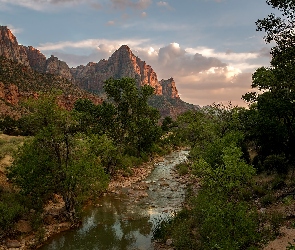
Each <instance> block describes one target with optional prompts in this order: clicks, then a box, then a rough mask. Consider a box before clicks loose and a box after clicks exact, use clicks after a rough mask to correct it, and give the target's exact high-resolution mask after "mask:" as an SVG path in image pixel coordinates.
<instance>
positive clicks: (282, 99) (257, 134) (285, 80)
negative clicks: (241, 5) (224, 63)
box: [243, 0, 295, 172]
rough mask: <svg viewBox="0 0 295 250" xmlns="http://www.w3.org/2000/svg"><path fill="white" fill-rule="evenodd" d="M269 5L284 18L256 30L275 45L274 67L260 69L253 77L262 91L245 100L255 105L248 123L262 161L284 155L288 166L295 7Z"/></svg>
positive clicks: (294, 129)
mask: <svg viewBox="0 0 295 250" xmlns="http://www.w3.org/2000/svg"><path fill="white" fill-rule="evenodd" d="M267 4H268V5H270V6H272V7H273V8H274V9H277V10H278V11H280V12H281V15H275V14H270V15H268V17H266V18H264V19H261V20H258V21H257V22H256V25H257V30H259V31H265V32H266V35H265V41H266V43H271V42H274V43H275V46H274V47H273V48H272V50H271V55H272V59H271V62H270V64H271V66H270V67H261V68H259V69H257V70H256V72H255V73H254V74H253V77H252V80H253V81H252V88H257V89H258V90H259V92H258V93H256V92H251V93H247V94H245V95H244V96H243V98H244V99H245V100H246V101H249V102H250V103H251V102H252V103H254V104H253V105H252V106H251V108H250V111H249V117H250V120H251V123H252V124H249V123H248V124H247V122H246V125H248V126H247V130H248V131H249V135H250V137H251V138H252V139H254V141H255V143H256V149H257V151H258V154H259V155H260V156H261V161H262V162H263V161H264V160H265V159H266V157H268V156H269V155H281V154H285V156H286V159H287V160H288V161H289V163H288V164H291V165H293V164H294V161H295V158H294V154H293V149H294V147H295V112H294V110H295V102H294V100H295V85H294V79H295V74H294V63H295V61H294V52H295V46H294V45H295V43H294V42H295V36H294V27H295V26H294V24H295V22H294V21H295V20H294V16H295V4H294V1H291V0H287V1H285V0H284V1H283V0H267ZM253 125H254V126H253ZM283 165H284V164H283ZM284 168H285V166H284ZM277 170H279V171H281V169H277ZM285 171H286V169H284V170H282V172H285Z"/></svg>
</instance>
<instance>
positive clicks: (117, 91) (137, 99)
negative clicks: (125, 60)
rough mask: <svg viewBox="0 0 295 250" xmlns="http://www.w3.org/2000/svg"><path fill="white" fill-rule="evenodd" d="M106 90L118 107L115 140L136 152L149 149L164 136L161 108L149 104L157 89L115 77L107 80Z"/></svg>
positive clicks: (113, 135)
mask: <svg viewBox="0 0 295 250" xmlns="http://www.w3.org/2000/svg"><path fill="white" fill-rule="evenodd" d="M104 90H105V92H106V94H107V96H108V99H109V102H110V104H109V105H112V106H113V107H114V108H113V109H112V110H115V114H114V116H113V127H112V134H111V136H112V138H113V139H114V141H116V142H117V143H118V144H119V145H124V146H125V147H126V148H129V151H131V152H132V151H134V154H135V155H140V153H141V152H143V151H147V152H148V151H149V150H150V149H151V147H152V145H153V144H154V143H155V142H156V141H157V140H158V139H159V138H160V135H161V129H160V127H159V126H158V120H159V118H160V115H159V111H158V110H156V109H154V108H152V107H150V106H149V105H148V103H147V101H148V99H149V97H150V96H151V95H152V94H153V93H154V89H153V88H152V87H151V86H148V85H144V86H141V87H139V88H138V87H137V86H136V83H135V79H132V78H122V79H113V78H111V79H109V80H107V81H106V82H105V85H104ZM105 106H106V107H107V105H106V104H105ZM109 109H111V108H108V109H106V110H109ZM131 152H130V153H131Z"/></svg>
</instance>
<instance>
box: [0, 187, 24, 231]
mask: <svg viewBox="0 0 295 250" xmlns="http://www.w3.org/2000/svg"><path fill="white" fill-rule="evenodd" d="M25 211H26V210H25V207H24V206H23V205H22V200H21V197H20V196H19V195H17V194H14V193H6V192H2V194H1V200H0V235H3V234H5V233H8V232H9V231H10V230H11V229H12V228H13V226H14V223H15V222H16V221H17V220H18V219H19V218H20V217H21V215H22V214H23V213H24V212H25Z"/></svg>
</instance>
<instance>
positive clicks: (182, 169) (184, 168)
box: [175, 162, 189, 175]
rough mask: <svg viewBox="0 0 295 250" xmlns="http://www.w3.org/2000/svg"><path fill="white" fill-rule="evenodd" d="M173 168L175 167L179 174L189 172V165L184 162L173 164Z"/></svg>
mask: <svg viewBox="0 0 295 250" xmlns="http://www.w3.org/2000/svg"><path fill="white" fill-rule="evenodd" d="M175 168H176V169H177V172H178V173H179V174H180V175H186V174H188V172H189V166H188V164H187V163H185V162H182V163H179V164H178V165H176V166H175Z"/></svg>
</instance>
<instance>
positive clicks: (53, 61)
mask: <svg viewBox="0 0 295 250" xmlns="http://www.w3.org/2000/svg"><path fill="white" fill-rule="evenodd" d="M0 56H2V59H3V58H6V59H10V60H11V61H14V62H15V63H18V64H14V65H13V66H12V64H11V65H10V66H11V67H10V68H11V70H2V73H1V74H2V78H1V76H0V81H2V82H3V83H5V84H6V85H7V84H8V82H11V83H13V84H15V85H16V86H17V87H18V88H20V90H21V91H29V92H30V91H49V90H50V89H53V88H55V89H60V90H62V92H63V93H64V94H65V95H72V96H81V95H82V96H83V95H85V93H84V94H83V93H82V92H83V91H82V90H81V89H84V90H85V91H87V92H92V93H95V94H100V95H103V85H104V81H105V80H107V79H109V78H111V77H112V78H115V79H118V78H122V77H131V78H134V79H135V80H136V83H137V85H138V86H142V85H146V84H147V85H150V86H152V87H153V88H154V89H155V96H154V97H153V98H152V99H151V100H150V105H151V106H154V107H156V108H157V109H159V110H160V112H161V115H162V116H168V115H169V116H172V117H176V116H177V115H178V114H180V113H182V112H184V111H186V110H190V109H197V108H199V107H198V106H195V105H192V104H188V103H185V102H184V101H182V100H181V99H180V97H179V95H178V91H177V88H176V84H175V81H174V80H173V78H170V79H168V80H161V81H159V80H158V78H157V74H156V72H155V71H154V70H153V68H152V67H151V66H150V65H147V64H146V62H145V61H142V60H141V59H140V58H138V57H136V56H135V55H134V54H133V53H132V51H131V49H130V48H129V47H128V46H127V45H122V46H121V47H120V48H119V49H118V50H117V51H115V52H114V53H113V55H112V56H111V57H110V58H109V59H108V60H100V61H99V62H97V63H94V62H90V63H88V64H87V65H86V66H83V65H81V66H78V67H76V68H69V66H68V65H67V64H66V63H65V62H63V61H61V60H59V59H58V58H57V57H54V56H51V57H50V58H46V57H45V56H44V55H43V54H42V53H41V52H40V51H39V50H37V49H35V48H34V47H32V46H28V47H27V46H23V45H19V44H18V42H17V39H16V37H15V36H14V35H13V34H12V33H11V31H10V30H9V29H8V28H7V27H6V26H0ZM2 59H1V60H2ZM2 63H3V65H6V66H7V63H8V61H5V60H2V61H1V64H2ZM6 66H1V65H0V67H2V68H5V67H6ZM17 68H19V69H17ZM10 71H11V72H10ZM14 71H17V72H14ZM9 72H10V73H9ZM7 81H8V82H7ZM38 82H39V83H38Z"/></svg>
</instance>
